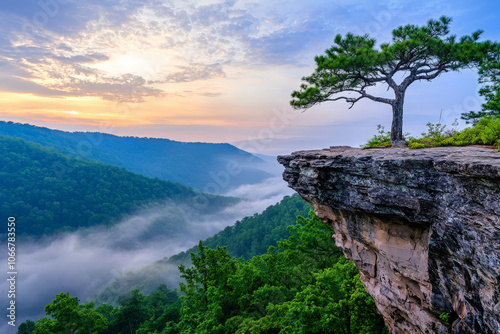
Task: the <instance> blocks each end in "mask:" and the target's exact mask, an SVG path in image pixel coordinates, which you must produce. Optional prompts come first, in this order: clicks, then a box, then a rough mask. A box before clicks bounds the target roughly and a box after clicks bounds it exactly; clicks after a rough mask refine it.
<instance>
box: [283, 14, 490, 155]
mask: <svg viewBox="0 0 500 334" xmlns="http://www.w3.org/2000/svg"><path fill="white" fill-rule="evenodd" d="M450 22H451V18H448V17H444V16H443V17H441V18H440V19H439V20H430V21H429V22H428V23H427V25H426V26H422V27H418V26H415V25H411V24H409V25H406V26H402V27H399V28H397V29H395V30H393V31H392V43H384V44H382V45H380V49H377V48H376V47H375V43H376V41H375V39H373V38H370V37H369V36H368V35H364V36H357V35H353V34H351V33H349V34H347V35H346V37H344V38H343V37H342V36H341V35H337V36H336V37H335V45H334V46H332V47H331V48H330V49H328V50H326V54H325V55H321V56H318V57H316V59H315V60H316V64H317V68H316V71H315V72H314V73H313V74H312V75H310V76H308V77H304V78H302V80H303V81H304V82H305V83H303V84H302V85H301V88H300V90H299V91H294V92H293V93H292V97H293V98H294V99H292V101H291V102H290V103H291V105H292V106H293V107H295V108H303V109H307V108H310V107H312V106H314V105H316V104H318V103H321V102H325V101H339V100H344V101H346V102H348V103H350V104H351V107H352V106H353V105H354V104H355V103H356V102H358V101H360V100H361V99H364V98H367V99H370V100H372V101H376V102H381V103H385V104H388V105H390V106H391V107H392V127H391V144H392V145H401V144H404V143H402V142H403V105H404V100H405V94H406V89H407V88H408V87H409V86H410V85H411V84H412V83H413V82H415V81H421V80H427V81H430V80H432V79H435V78H437V77H438V76H439V75H441V74H442V73H445V72H449V71H458V70H460V69H464V68H468V67H471V66H477V65H478V64H479V63H480V62H481V61H482V60H483V58H484V57H485V55H486V53H487V52H488V51H489V50H490V49H491V47H492V44H491V43H490V42H478V40H479V37H480V35H481V33H482V31H476V32H474V33H473V34H472V35H470V36H463V37H461V38H460V39H459V40H458V41H457V39H456V36H454V35H449V32H450V31H449V24H450ZM400 78H402V79H400ZM398 81H400V82H399V83H398ZM380 84H383V85H387V89H388V90H391V91H392V92H393V94H394V97H393V98H387V97H382V96H375V95H372V94H371V93H369V92H368V89H369V88H370V87H374V86H377V85H380ZM351 94H353V95H351Z"/></svg>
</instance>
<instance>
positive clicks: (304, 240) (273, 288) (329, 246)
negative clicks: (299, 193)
mask: <svg viewBox="0 0 500 334" xmlns="http://www.w3.org/2000/svg"><path fill="white" fill-rule="evenodd" d="M289 229H290V233H291V236H290V238H289V239H288V240H284V241H282V242H280V243H279V249H277V248H276V247H269V250H268V252H267V254H264V255H259V256H255V257H253V258H252V259H250V260H249V261H247V262H244V263H242V262H239V261H237V260H236V259H234V258H232V257H230V256H229V254H228V253H227V250H226V248H221V247H218V248H217V249H215V250H213V249H208V248H207V247H206V246H204V245H203V244H202V243H201V242H200V244H199V246H198V253H197V254H194V253H192V254H191V256H192V263H193V267H191V268H186V267H184V266H181V267H180V271H181V273H182V277H183V278H184V279H185V280H186V283H182V284H181V291H182V292H184V293H185V296H183V297H181V298H182V300H183V305H184V306H183V307H182V311H181V321H180V322H179V325H178V328H179V330H180V333H345V332H349V331H348V330H347V329H348V328H350V330H352V332H353V333H380V332H382V331H384V330H385V329H384V325H383V321H382V319H381V317H380V316H379V315H377V313H376V310H375V305H374V301H373V299H372V298H371V297H370V296H369V295H368V294H367V293H366V292H365V291H364V288H363V285H362V284H361V282H360V281H359V272H358V271H357V270H356V268H355V267H354V266H353V264H352V263H350V262H348V261H346V260H345V259H344V258H343V256H342V255H341V253H340V252H339V250H338V249H337V248H336V247H335V245H334V242H333V239H332V233H333V232H332V229H331V227H329V226H327V225H325V224H323V223H322V222H321V221H320V220H319V219H318V218H316V217H315V216H314V213H312V212H311V213H310V218H309V219H305V218H302V217H299V218H298V220H297V223H296V225H294V226H291V227H290V228H289ZM346 330H347V331H346ZM385 331H386V330H385Z"/></svg>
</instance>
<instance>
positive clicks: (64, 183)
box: [0, 136, 236, 236]
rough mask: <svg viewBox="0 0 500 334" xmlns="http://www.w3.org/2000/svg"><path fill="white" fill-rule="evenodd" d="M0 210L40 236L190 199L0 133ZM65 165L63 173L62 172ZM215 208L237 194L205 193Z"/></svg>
mask: <svg viewBox="0 0 500 334" xmlns="http://www.w3.org/2000/svg"><path fill="white" fill-rule="evenodd" d="M0 166H1V168H0V198H6V199H8V200H6V201H3V202H2V203H0V209H1V210H0V212H2V214H4V215H5V216H15V217H16V219H17V220H19V221H21V222H22V224H20V227H21V229H20V230H19V231H18V234H19V235H22V234H25V235H31V236H41V235H44V234H51V233H54V232H59V231H74V230H76V229H78V228H80V227H89V226H93V225H98V224H108V225H109V224H112V223H114V222H117V221H118V220H119V219H120V218H122V217H123V216H124V215H126V214H129V213H132V212H133V211H135V210H137V209H139V208H142V207H144V206H145V205H147V204H148V203H151V202H158V201H160V200H167V199H169V200H171V201H184V202H186V201H191V202H188V203H192V201H193V198H195V196H197V195H198V193H196V192H195V191H193V190H192V189H188V188H186V187H184V186H181V185H179V184H175V183H172V182H169V181H162V180H159V179H152V178H149V177H145V176H142V175H137V174H133V173H131V172H127V171H125V170H123V169H121V168H118V167H115V166H110V165H105V164H102V163H95V162H90V161H84V160H79V159H72V158H69V157H67V156H64V155H62V154H59V153H57V152H55V151H54V150H48V149H46V148H43V147H41V146H40V145H38V144H33V143H29V142H26V141H24V140H22V139H18V138H13V137H7V136H0ZM61 170H64V173H62V172H61ZM204 196H205V198H206V199H207V200H209V206H208V207H209V208H210V209H213V210H217V209H220V208H221V207H224V206H227V205H229V204H233V203H234V202H235V201H236V199H229V198H224V197H219V196H213V195H204Z"/></svg>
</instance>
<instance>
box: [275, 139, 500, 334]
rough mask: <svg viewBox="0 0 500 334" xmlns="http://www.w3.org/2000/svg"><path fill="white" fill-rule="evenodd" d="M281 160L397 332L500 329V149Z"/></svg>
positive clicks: (353, 152) (298, 155)
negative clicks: (447, 315)
mask: <svg viewBox="0 0 500 334" xmlns="http://www.w3.org/2000/svg"><path fill="white" fill-rule="evenodd" d="M278 161H279V162H280V163H281V164H283V165H284V166H285V172H284V173H283V177H284V179H285V180H286V181H287V182H288V184H289V186H290V187H291V188H293V189H295V190H296V191H297V192H298V193H299V194H300V195H301V196H302V197H303V198H304V199H305V200H306V201H307V202H309V203H311V204H312V205H313V207H314V209H315V211H316V214H317V215H318V216H319V217H320V218H321V219H322V220H323V221H324V222H325V223H327V224H330V225H332V226H333V227H334V230H335V240H336V243H337V245H338V246H339V247H340V248H341V249H342V250H343V252H344V254H345V255H346V257H347V258H349V259H351V260H352V261H354V263H355V264H356V266H357V267H358V268H359V270H360V272H361V278H362V281H363V284H364V285H365V287H366V289H367V291H368V292H369V293H370V294H371V295H372V296H373V297H374V298H375V300H376V304H377V308H378V310H379V312H380V313H381V314H382V316H383V317H384V319H385V322H386V325H387V327H388V328H389V330H390V331H391V333H492V334H497V333H500V153H498V152H496V150H493V149H489V148H479V147H447V148H432V149H421V150H410V149H403V148H402V149H370V150H361V149H354V148H350V147H332V148H330V149H325V150H318V151H301V152H295V153H292V154H291V155H288V156H280V157H278ZM443 313H449V315H450V319H449V321H448V322H446V321H443V320H441V319H440V315H441V314H443Z"/></svg>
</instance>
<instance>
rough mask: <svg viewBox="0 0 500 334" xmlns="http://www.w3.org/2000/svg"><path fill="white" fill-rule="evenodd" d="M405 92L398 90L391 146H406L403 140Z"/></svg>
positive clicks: (393, 111) (393, 108) (393, 113)
mask: <svg viewBox="0 0 500 334" xmlns="http://www.w3.org/2000/svg"><path fill="white" fill-rule="evenodd" d="M404 100H405V92H404V91H398V90H396V98H395V99H394V104H393V105H392V126H391V145H392V146H396V147H397V146H406V142H405V141H404V140H403V103H404Z"/></svg>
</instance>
